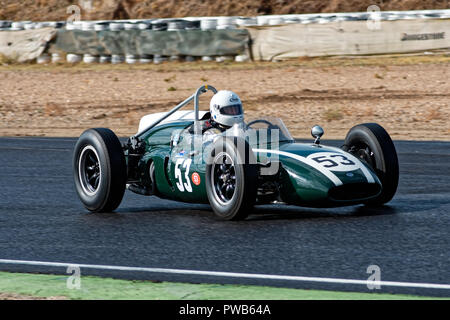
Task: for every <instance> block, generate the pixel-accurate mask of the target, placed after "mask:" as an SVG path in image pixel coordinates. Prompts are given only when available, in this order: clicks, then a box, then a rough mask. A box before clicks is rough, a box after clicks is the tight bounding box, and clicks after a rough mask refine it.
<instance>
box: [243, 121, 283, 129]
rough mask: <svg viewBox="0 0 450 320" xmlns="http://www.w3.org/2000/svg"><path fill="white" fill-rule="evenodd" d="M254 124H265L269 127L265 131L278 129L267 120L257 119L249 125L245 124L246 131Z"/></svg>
mask: <svg viewBox="0 0 450 320" xmlns="http://www.w3.org/2000/svg"><path fill="white" fill-rule="evenodd" d="M255 123H265V124H267V125H268V126H269V127H268V128H267V129H276V128H278V126H276V125H274V124H273V123H272V122H270V121H268V120H264V119H257V120H253V121H250V122H249V123H247V129H249V128H250V126H251V125H252V124H255Z"/></svg>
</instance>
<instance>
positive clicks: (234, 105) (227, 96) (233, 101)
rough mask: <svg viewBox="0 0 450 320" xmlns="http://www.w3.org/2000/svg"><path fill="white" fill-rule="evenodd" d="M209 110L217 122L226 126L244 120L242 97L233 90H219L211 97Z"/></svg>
mask: <svg viewBox="0 0 450 320" xmlns="http://www.w3.org/2000/svg"><path fill="white" fill-rule="evenodd" d="M209 111H210V112H211V118H212V119H213V120H214V121H215V122H217V123H218V124H220V125H223V126H226V127H231V126H233V125H234V124H235V123H240V122H243V121H244V110H243V108H242V102H241V99H240V98H239V96H238V95H237V94H236V93H234V92H232V91H228V90H220V91H218V92H217V93H216V94H215V95H214V96H213V97H212V99H211V103H210V105H209Z"/></svg>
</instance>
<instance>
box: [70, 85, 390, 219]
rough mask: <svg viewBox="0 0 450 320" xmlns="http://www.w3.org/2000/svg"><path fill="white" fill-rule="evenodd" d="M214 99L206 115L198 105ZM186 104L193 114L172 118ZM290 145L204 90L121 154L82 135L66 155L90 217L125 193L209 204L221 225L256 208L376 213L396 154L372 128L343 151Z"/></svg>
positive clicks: (271, 126)
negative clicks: (362, 208)
mask: <svg viewBox="0 0 450 320" xmlns="http://www.w3.org/2000/svg"><path fill="white" fill-rule="evenodd" d="M207 91H212V92H213V93H214V94H215V95H214V97H213V99H212V100H211V106H210V111H209V112H207V111H200V109H199V98H200V95H201V94H203V93H205V92H207ZM191 101H193V102H194V110H193V111H192V110H190V111H179V110H180V109H181V108H182V107H184V106H186V105H187V104H189V103H190V102H191ZM311 134H312V135H313V137H314V138H315V139H314V141H311V142H310V143H299V142H296V141H295V140H294V139H293V138H292V136H291V135H290V133H289V131H288V129H287V128H286V126H285V125H284V124H283V121H282V120H281V119H279V118H273V117H263V118H257V119H253V120H248V121H247V122H245V121H243V110H242V104H241V102H240V99H239V97H237V95H235V94H234V93H232V92H230V91H217V90H216V89H215V88H214V87H212V86H207V85H205V86H202V87H200V88H198V89H197V90H196V92H195V93H194V94H193V95H191V96H190V97H188V98H187V99H186V100H184V101H183V102H181V103H180V104H179V105H177V106H176V107H174V108H173V109H172V110H170V111H169V112H167V113H157V114H150V115H147V116H145V117H143V118H142V119H141V122H140V125H139V130H138V133H137V134H136V135H134V136H132V137H130V138H129V139H128V140H127V142H126V143H124V144H121V142H120V140H119V139H118V138H117V136H116V135H115V134H114V133H113V132H112V131H111V130H110V129H106V128H94V129H89V130H86V131H85V132H84V133H83V134H82V135H81V136H80V138H79V139H78V141H77V143H76V146H75V149H74V155H73V172H74V180H75V187H76V191H77V193H78V196H79V198H80V200H81V201H82V203H83V204H84V206H85V207H86V208H87V209H88V210H89V211H92V212H110V211H114V210H115V209H116V208H117V207H118V206H119V205H120V203H121V201H122V198H123V196H124V192H125V189H128V190H130V191H132V192H135V193H138V194H141V195H144V196H157V197H160V198H164V199H170V200H176V201H183V202H190V203H205V204H210V205H211V207H212V209H213V212H214V213H215V215H216V216H217V217H218V218H220V219H223V220H239V219H245V218H246V217H247V216H248V215H249V214H250V213H251V212H252V210H253V207H254V205H257V204H271V203H277V204H280V203H284V204H290V205H298V206H303V207H315V208H327V207H339V206H352V205H359V204H363V205H367V206H380V205H383V204H385V203H387V202H389V201H390V200H391V199H392V198H393V196H394V194H395V192H396V190H397V185H398V179H399V167H398V159H397V153H396V150H395V147H394V144H393V142H392V140H391V138H390V136H389V134H388V133H387V132H386V131H385V130H384V129H383V128H382V127H381V126H380V125H378V124H375V123H366V124H359V125H357V126H354V127H353V128H351V129H350V131H349V132H348V134H347V136H346V138H345V142H344V145H343V146H342V147H341V148H336V147H331V146H325V145H323V144H321V142H320V138H321V136H322V135H323V130H322V128H321V127H319V126H314V127H313V128H312V130H311Z"/></svg>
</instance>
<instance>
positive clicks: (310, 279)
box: [0, 259, 450, 290]
mask: <svg viewBox="0 0 450 320" xmlns="http://www.w3.org/2000/svg"><path fill="white" fill-rule="evenodd" d="M0 263H4V264H21V265H33V266H47V267H68V266H77V267H79V268H86V269H102V270H117V271H141V272H153V273H168V274H189V275H198V276H212V277H228V278H249V279H265V280H288V281H305V282H323V283H341V284H360V285H367V284H370V285H372V286H376V285H379V286H390V287H409V288H427V289H447V290H448V289H450V284H436V283H414V282H396V281H369V280H355V279H338V278H319V277H301V276H284V275H273V274H255V273H235V272H218V271H199V270H183V269H165V268H140V267H124V266H105V265H96V264H79V263H61V262H43V261H25V260H7V259H0Z"/></svg>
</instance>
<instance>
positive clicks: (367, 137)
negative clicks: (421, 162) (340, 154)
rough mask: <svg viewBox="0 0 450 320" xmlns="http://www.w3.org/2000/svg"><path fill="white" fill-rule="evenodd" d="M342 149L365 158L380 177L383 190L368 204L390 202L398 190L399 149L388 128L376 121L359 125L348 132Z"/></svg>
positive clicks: (375, 204)
mask: <svg viewBox="0 0 450 320" xmlns="http://www.w3.org/2000/svg"><path fill="white" fill-rule="evenodd" d="M342 149H343V150H345V151H347V152H349V153H351V154H353V155H354V156H356V157H358V158H360V159H361V160H364V161H365V162H366V163H367V164H368V165H369V166H370V167H372V169H373V170H374V172H375V173H376V174H377V176H378V178H379V179H380V182H381V185H382V191H381V193H380V194H379V195H378V196H377V197H376V198H374V199H372V200H370V201H368V202H367V205H374V206H378V205H383V204H385V203H387V202H389V201H390V200H391V199H392V198H393V197H394V195H395V192H396V191H397V186H398V179H399V168H398V158H397V151H396V150H395V146H394V143H393V142H392V139H391V137H390V136H389V134H388V133H387V132H386V130H385V129H384V128H383V127H382V126H380V125H379V124H376V123H363V124H360V125H357V126H355V127H353V128H351V129H350V131H349V132H348V134H347V137H346V138H345V143H344V146H343V147H342Z"/></svg>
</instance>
